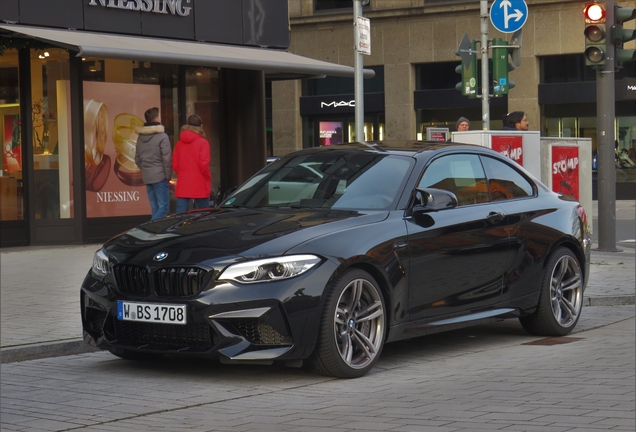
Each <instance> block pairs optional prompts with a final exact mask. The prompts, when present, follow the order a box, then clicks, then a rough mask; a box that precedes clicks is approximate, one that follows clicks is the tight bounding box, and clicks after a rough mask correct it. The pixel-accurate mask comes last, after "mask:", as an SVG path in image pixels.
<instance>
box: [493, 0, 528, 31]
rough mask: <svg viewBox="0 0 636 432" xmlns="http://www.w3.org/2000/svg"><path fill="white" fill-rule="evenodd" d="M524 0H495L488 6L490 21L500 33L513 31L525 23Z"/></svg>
mask: <svg viewBox="0 0 636 432" xmlns="http://www.w3.org/2000/svg"><path fill="white" fill-rule="evenodd" d="M527 19H528V5H527V4H526V2H525V0H495V1H494V2H493V3H492V6H491V7H490V22H491V23H492V25H493V26H494V27H495V28H496V29H497V30H499V31H500V32H502V33H514V32H516V31H517V30H519V29H520V28H521V27H523V25H524V24H525V23H526V20H527Z"/></svg>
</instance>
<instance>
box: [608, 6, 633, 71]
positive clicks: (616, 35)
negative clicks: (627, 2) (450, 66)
mask: <svg viewBox="0 0 636 432" xmlns="http://www.w3.org/2000/svg"><path fill="white" fill-rule="evenodd" d="M634 18H636V9H634V8H623V7H620V6H619V5H614V23H613V24H612V29H611V38H612V42H613V43H614V47H615V52H614V59H615V62H614V66H615V69H616V70H619V69H620V68H621V67H623V63H626V62H629V61H633V60H636V50H633V49H631V50H630V49H624V48H623V44H624V43H625V42H629V41H631V40H634V39H636V30H634V29H624V28H623V23H625V22H626V21H630V20H633V19H634Z"/></svg>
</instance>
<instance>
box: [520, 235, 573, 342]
mask: <svg viewBox="0 0 636 432" xmlns="http://www.w3.org/2000/svg"><path fill="white" fill-rule="evenodd" d="M582 307H583V274H582V272H581V266H580V264H579V260H578V259H577V258H576V256H575V255H574V253H573V252H572V251H571V250H569V249H567V248H564V247H560V248H558V249H557V250H555V251H554V253H553V254H552V255H551V257H550V258H549V259H548V263H547V265H546V267H545V271H544V275H543V279H542V286H541V294H540V297H539V304H538V305H537V310H536V311H535V312H534V313H533V314H532V315H527V316H523V317H520V318H519V321H520V322H521V325H522V326H523V328H524V329H525V330H526V331H527V332H528V333H531V334H535V335H541V336H564V335H566V334H568V333H570V332H571V331H572V330H573V329H574V326H575V325H576V323H577V322H578V320H579V318H580V316H581V309H582Z"/></svg>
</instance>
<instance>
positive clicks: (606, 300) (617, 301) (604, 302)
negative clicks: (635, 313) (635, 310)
mask: <svg viewBox="0 0 636 432" xmlns="http://www.w3.org/2000/svg"><path fill="white" fill-rule="evenodd" d="M634 297H635V296H633V295H623V296H613V297H609V296H604V297H583V306H622V305H633V304H634Z"/></svg>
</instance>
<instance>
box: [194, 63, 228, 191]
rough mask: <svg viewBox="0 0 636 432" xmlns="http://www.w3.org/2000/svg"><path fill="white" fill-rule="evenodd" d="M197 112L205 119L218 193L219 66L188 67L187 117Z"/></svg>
mask: <svg viewBox="0 0 636 432" xmlns="http://www.w3.org/2000/svg"><path fill="white" fill-rule="evenodd" d="M192 114H197V115H199V116H200V117H201V119H202V120H203V130H204V131H205V137H206V138H207V140H208V141H209V142H210V172H211V174H212V182H213V183H212V192H213V193H216V192H217V190H218V188H219V184H218V181H219V180H220V178H221V164H220V159H221V156H220V144H219V70H218V69H217V68H205V67H189V68H186V119H187V118H188V116H190V115H192Z"/></svg>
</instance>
